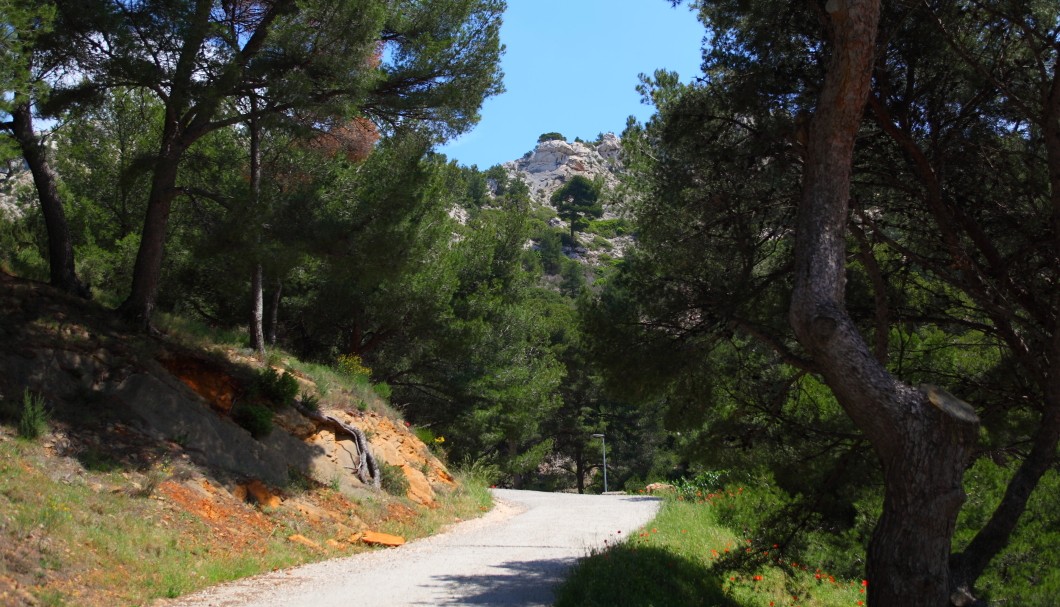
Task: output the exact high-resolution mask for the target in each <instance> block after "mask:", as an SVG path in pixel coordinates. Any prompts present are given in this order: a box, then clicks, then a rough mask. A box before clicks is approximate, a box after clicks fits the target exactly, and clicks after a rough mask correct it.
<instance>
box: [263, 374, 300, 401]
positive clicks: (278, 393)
mask: <svg viewBox="0 0 1060 607" xmlns="http://www.w3.org/2000/svg"><path fill="white" fill-rule="evenodd" d="M257 388H258V392H259V393H260V394H261V395H262V396H264V397H265V399H266V400H267V401H269V403H271V404H272V405H274V406H277V407H282V406H283V405H287V404H290V403H291V402H292V401H294V399H295V397H296V396H298V380H297V379H295V378H294V375H292V374H290V373H282V374H281V373H277V372H276V369H273V368H272V367H266V368H265V369H262V371H261V374H259V375H258V381H257Z"/></svg>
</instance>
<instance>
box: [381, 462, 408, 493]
mask: <svg viewBox="0 0 1060 607" xmlns="http://www.w3.org/2000/svg"><path fill="white" fill-rule="evenodd" d="M379 474H380V476H381V477H382V478H380V479H379V480H380V484H381V485H382V486H383V491H386V492H387V493H389V494H390V495H396V496H399V497H405V496H406V495H408V492H409V479H407V478H405V473H404V472H403V471H402V470H401V468H400V467H399V466H391V465H390V464H388V463H386V462H381V464H380V467H379Z"/></svg>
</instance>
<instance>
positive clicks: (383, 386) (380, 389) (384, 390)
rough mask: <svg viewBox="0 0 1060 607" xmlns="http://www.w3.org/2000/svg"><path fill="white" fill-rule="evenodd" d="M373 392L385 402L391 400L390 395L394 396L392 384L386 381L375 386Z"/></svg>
mask: <svg viewBox="0 0 1060 607" xmlns="http://www.w3.org/2000/svg"><path fill="white" fill-rule="evenodd" d="M372 390H373V391H375V393H376V395H377V396H379V398H381V399H383V400H390V395H391V394H393V391H392V390H391V389H390V384H388V383H386V382H385V381H383V382H379V383H378V384H374V385H373V386H372Z"/></svg>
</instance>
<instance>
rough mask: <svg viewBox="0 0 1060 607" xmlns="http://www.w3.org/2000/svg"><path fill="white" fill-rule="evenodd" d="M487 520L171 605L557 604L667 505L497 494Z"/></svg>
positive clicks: (610, 498) (614, 497)
mask: <svg viewBox="0 0 1060 607" xmlns="http://www.w3.org/2000/svg"><path fill="white" fill-rule="evenodd" d="M493 493H494V497H495V501H496V504H497V505H496V507H495V508H494V509H493V510H491V511H490V512H489V513H487V514H486V515H485V516H483V517H482V518H479V519H476V520H473V521H468V522H465V523H460V524H459V525H455V526H454V527H452V528H451V529H450V530H449V531H447V532H445V533H442V534H439V535H435V536H432V537H429V538H425V539H422V540H419V541H415V542H411V543H409V544H406V545H405V546H402V547H400V548H392V549H379V550H374V551H372V552H368V553H364V554H359V555H356V556H352V557H347V558H342V559H335V560H331V561H326V562H323V563H315V564H312V565H306V566H303V567H298V568H296V569H289V570H286V571H280V572H275V573H269V574H265V575H261V576H257V577H253V578H248V579H244V580H240V581H238V582H233V583H231V584H225V585H222V586H216V587H214V588H210V589H207V590H205V591H203V592H200V593H197V594H194V595H189V596H187V597H182V598H181V599H178V600H176V601H167V602H165V603H164V604H165V605H166V607H207V606H209V607H281V606H282V607H294V606H297V607H332V606H334V607H339V606H341V607H349V606H350V605H357V606H358V607H375V606H379V607H384V606H385V607H404V606H412V605H491V606H503V607H516V606H517V607H530V606H538V605H551V604H552V601H553V589H554V587H555V585H556V584H557V583H559V582H560V581H562V580H563V577H564V575H565V573H566V571H567V569H568V568H569V567H570V566H571V565H572V564H574V562H575V561H576V560H577V559H578V558H579V557H582V556H585V555H586V553H588V551H589V550H590V549H591V548H595V547H600V546H603V545H604V544H605V542H614V541H618V540H620V539H622V538H625V537H626V536H627V535H629V534H630V533H631V532H633V531H634V530H635V529H637V528H638V527H640V526H642V525H644V524H645V523H647V522H648V521H649V520H651V518H652V517H653V516H654V515H655V512H656V511H657V510H658V508H659V501H658V500H657V499H655V498H650V497H634V496H628V495H571V494H564V493H539V492H535V491H512V490H507V489H495V490H494V492H493Z"/></svg>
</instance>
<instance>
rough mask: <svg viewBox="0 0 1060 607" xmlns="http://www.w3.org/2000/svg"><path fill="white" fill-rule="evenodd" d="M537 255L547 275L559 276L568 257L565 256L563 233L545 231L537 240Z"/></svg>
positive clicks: (550, 230)
mask: <svg viewBox="0 0 1060 607" xmlns="http://www.w3.org/2000/svg"><path fill="white" fill-rule="evenodd" d="M537 253H538V255H540V257H541V266H542V268H543V269H544V271H545V273H546V274H550V275H555V274H559V272H560V270H561V269H562V268H563V262H564V261H565V260H566V257H565V256H564V255H563V238H562V233H561V232H558V231H556V230H552V229H546V230H543V231H542V232H541V234H540V236H539V237H538V240H537Z"/></svg>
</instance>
